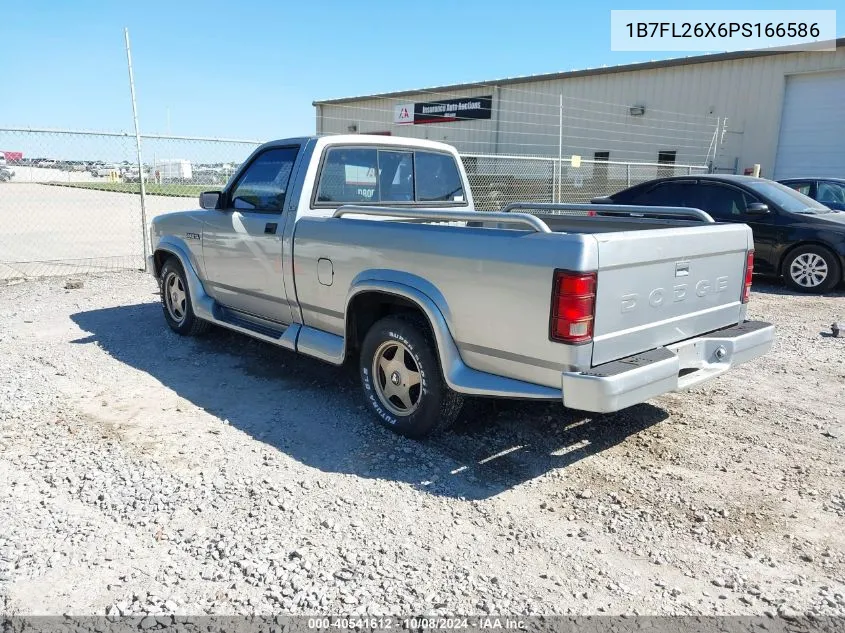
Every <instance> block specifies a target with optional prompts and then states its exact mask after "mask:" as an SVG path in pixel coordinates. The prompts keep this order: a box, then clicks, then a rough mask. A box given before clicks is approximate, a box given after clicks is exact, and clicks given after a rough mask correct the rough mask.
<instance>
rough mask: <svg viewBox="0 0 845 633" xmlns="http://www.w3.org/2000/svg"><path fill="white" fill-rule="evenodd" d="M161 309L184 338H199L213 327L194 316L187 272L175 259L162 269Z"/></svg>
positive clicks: (165, 264)
mask: <svg viewBox="0 0 845 633" xmlns="http://www.w3.org/2000/svg"><path fill="white" fill-rule="evenodd" d="M161 308H162V310H163V311H164V319H165V321H167V325H169V326H170V329H171V330H173V331H174V332H176V333H177V334H181V335H182V336H199V335H200V334H203V333H204V332H205V331H207V330H208V328H209V327H211V324H210V323H209V322H208V321H203V320H202V319H199V318H197V316H196V315H195V314H194V308H193V305H192V304H191V291H190V289H189V288H188V281H187V278H186V277H185V271H184V269H183V268H182V264H181V263H180V262H179V260H178V259H176V258H175V257H171V258H170V259H168V260H167V261H166V262H165V263H164V266H162V268H161Z"/></svg>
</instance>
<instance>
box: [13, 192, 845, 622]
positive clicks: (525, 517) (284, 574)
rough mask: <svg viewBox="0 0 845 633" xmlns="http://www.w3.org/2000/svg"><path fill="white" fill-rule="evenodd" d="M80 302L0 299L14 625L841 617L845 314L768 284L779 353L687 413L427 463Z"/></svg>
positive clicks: (312, 389) (315, 381) (557, 433)
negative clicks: (254, 615)
mask: <svg viewBox="0 0 845 633" xmlns="http://www.w3.org/2000/svg"><path fill="white" fill-rule="evenodd" d="M85 193H86V195H87V194H88V193H89V192H85ZM64 283H65V282H64V280H62V279H51V280H44V281H37V282H26V283H19V284H15V285H9V286H5V287H0V317H1V318H0V371H2V376H3V378H2V381H0V425H2V431H0V451H2V453H0V481H2V482H3V483H2V491H3V493H2V495H0V516H2V517H3V524H4V526H3V529H2V530H0V603H2V608H3V612H4V614H33V613H39V614H62V613H70V614H79V615H82V614H91V613H94V614H104V613H111V614H117V613H123V614H125V613H132V614H137V613H162V612H178V613H180V614H202V613H243V612H260V613H271V612H289V613H316V612H335V613H339V612H348V613H364V612H366V613H371V614H379V613H392V614H410V613H429V614H433V613H466V614H470V613H484V612H492V613H501V614H507V613H522V614H528V613H549V614H550V613H568V614H594V613H606V614H621V613H626V614H630V613H641V614H643V613H647V614H763V613H770V614H776V613H781V614H789V613H796V612H797V613H812V614H838V615H843V614H845V597H843V596H845V535H844V534H843V529H842V527H843V518H845V493H843V489H842V481H843V476H845V454H843V442H845V427H843V425H845V338H839V339H836V338H832V337H827V336H823V335H822V332H823V331H829V324H830V323H831V322H832V321H833V320H834V317H837V316H838V317H839V318H840V319H842V317H843V316H845V309H843V305H845V304H843V298H845V295H843V294H842V293H840V294H837V295H832V296H827V297H824V298H817V297H806V296H793V295H790V294H789V293H787V292H786V291H783V290H782V289H780V288H779V287H775V286H767V285H764V284H761V283H759V282H758V283H757V285H756V287H757V291H756V292H755V293H754V295H753V297H752V303H751V313H752V316H753V317H755V318H764V319H768V320H772V321H774V322H775V323H776V324H777V325H778V340H777V343H776V346H775V349H774V350H773V351H772V353H771V354H770V355H769V356H767V357H766V358H764V359H761V360H759V361H757V362H754V363H751V364H748V365H745V366H742V367H741V368H739V369H737V370H734V371H733V372H730V373H729V374H728V375H726V376H723V377H721V378H719V379H717V380H716V381H714V382H711V383H709V384H708V385H707V386H705V387H700V388H697V389H694V390H693V391H692V392H690V393H685V394H672V395H669V396H666V397H662V398H660V399H657V400H655V401H653V402H651V403H649V404H644V405H639V406H637V407H634V408H631V409H629V410H627V411H624V412H621V413H618V414H613V415H606V416H595V417H593V416H586V415H585V414H583V413H579V412H574V411H566V410H564V409H562V408H561V407H560V406H556V405H537V404H525V403H489V402H482V403H478V404H477V405H476V406H474V407H472V408H471V410H470V411H468V412H467V414H466V415H465V420H464V421H463V424H461V425H460V426H459V427H458V428H456V429H455V430H454V431H453V432H450V433H448V434H444V435H441V436H439V437H437V438H435V439H433V440H431V441H428V442H426V443H417V442H413V441H409V440H405V439H401V438H399V437H396V436H394V435H393V434H391V433H390V432H388V431H386V430H383V429H381V428H379V427H377V426H376V424H375V423H374V421H373V420H372V419H371V418H370V416H369V414H368V413H366V412H365V411H364V409H363V407H362V405H361V401H360V395H359V392H358V385H357V383H356V379H355V376H354V373H352V372H351V371H349V370H348V369H337V368H332V367H330V366H327V365H323V364H320V363H318V362H316V361H312V360H310V359H307V358H302V357H297V356H295V355H293V354H290V353H288V352H285V351H282V350H277V349H274V348H272V347H270V346H267V345H264V344H261V343H257V342H254V341H251V340H250V339H247V338H245V337H242V336H240V335H236V334H231V333H227V332H224V331H215V332H212V333H211V334H210V335H209V336H207V337H205V338H203V339H195V340H191V339H182V338H179V337H178V336H176V335H175V334H173V333H171V332H170V331H169V330H168V329H167V327H166V326H165V323H164V320H163V318H162V316H161V314H160V308H159V306H158V303H157V295H156V294H155V292H156V287H155V283H154V282H153V280H152V279H151V278H149V277H148V276H145V275H142V274H139V273H115V274H106V275H101V276H89V277H85V278H84V287H83V288H82V289H76V290H65V289H64Z"/></svg>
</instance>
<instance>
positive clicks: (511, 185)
mask: <svg viewBox="0 0 845 633" xmlns="http://www.w3.org/2000/svg"><path fill="white" fill-rule="evenodd" d="M461 158H462V160H463V163H464V167H465V169H466V172H467V177H468V179H469V183H470V186H471V188H472V192H473V198H474V199H475V206H476V208H477V209H478V210H479V211H495V210H497V209H500V208H502V207H503V206H504V205H506V204H508V203H511V202H523V201H528V202H572V203H584V202H589V201H590V200H592V199H593V198H597V197H601V196H608V195H610V194H612V193H615V192H617V191H620V190H622V189H625V188H627V187H631V186H633V185H636V184H639V183H641V182H646V181H648V180H652V179H654V178H661V177H664V176H687V175H694V174H703V173H707V171H708V170H707V167H704V166H701V165H677V164H674V163H671V164H669V163H638V162H618V161H602V160H599V161H597V160H584V159H582V160H580V161H578V160H577V159H575V162H574V163H573V158H571V157H570V158H563V159H558V158H549V157H531V156H502V155H499V154H462V155H461Z"/></svg>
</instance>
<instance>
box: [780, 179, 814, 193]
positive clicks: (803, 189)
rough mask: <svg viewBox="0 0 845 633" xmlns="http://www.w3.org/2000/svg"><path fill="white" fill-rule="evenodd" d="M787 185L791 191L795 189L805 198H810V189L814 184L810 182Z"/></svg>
mask: <svg viewBox="0 0 845 633" xmlns="http://www.w3.org/2000/svg"><path fill="white" fill-rule="evenodd" d="M785 184H786V186H787V187H789V188H790V189H795V191H797V192H798V193H803V194H804V195H805V196H809V195H810V189H812V183H809V182H789V183H785Z"/></svg>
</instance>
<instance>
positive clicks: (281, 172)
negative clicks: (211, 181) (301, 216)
mask: <svg viewBox="0 0 845 633" xmlns="http://www.w3.org/2000/svg"><path fill="white" fill-rule="evenodd" d="M298 153H299V148H298V147H281V148H278V149H270V150H267V151H266V152H264V153H262V154H259V155H258V156H257V157H256V158H255V160H253V161H252V163H250V165H249V166H248V167H247V168H246V170H245V171H244V173H243V175H242V176H241V177H240V180H238V184H237V185H235V188H234V189H233V190H232V206H233V207H234V208H235V209H243V210H245V211H266V212H276V213H281V212H282V210H283V209H284V204H285V194H286V193H287V188H288V181H289V180H290V174H291V171H292V170H293V163H294V161H296V155H297V154H298Z"/></svg>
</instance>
